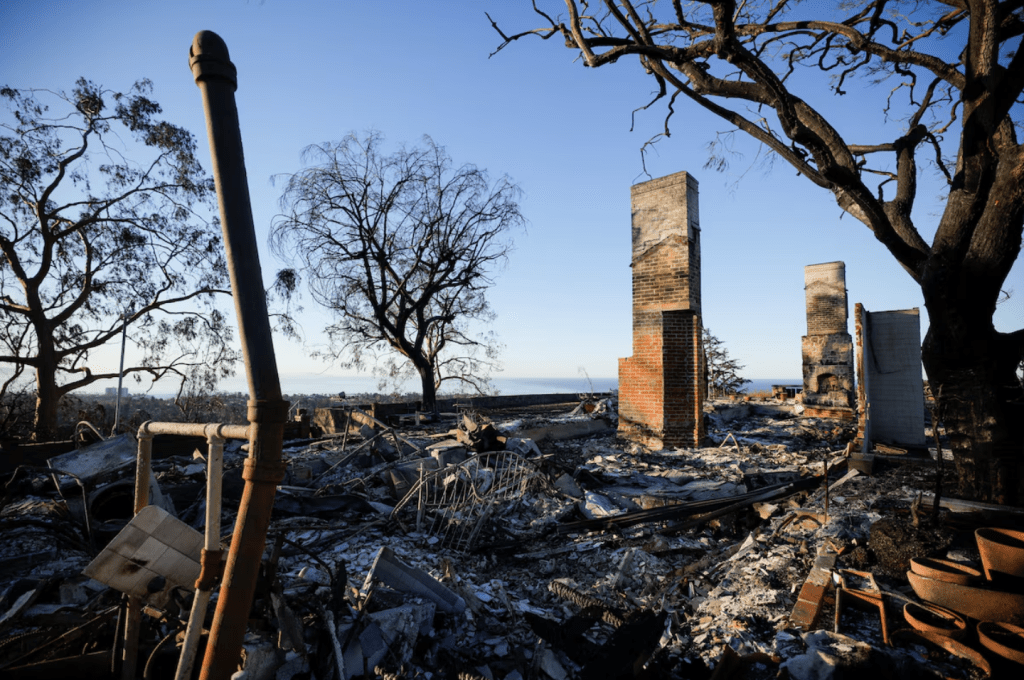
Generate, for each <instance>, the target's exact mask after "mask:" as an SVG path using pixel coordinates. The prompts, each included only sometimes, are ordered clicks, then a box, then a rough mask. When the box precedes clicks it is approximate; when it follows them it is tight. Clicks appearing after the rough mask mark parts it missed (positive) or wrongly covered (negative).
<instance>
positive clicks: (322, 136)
mask: <svg viewBox="0 0 1024 680" xmlns="http://www.w3.org/2000/svg"><path fill="white" fill-rule="evenodd" d="M540 4H541V5H542V6H543V5H545V4H547V5H548V6H549V8H550V9H551V11H552V12H553V13H559V12H562V13H564V5H562V4H561V3H560V2H550V1H549V2H547V3H545V2H541V3H540ZM485 11H487V12H490V14H491V16H492V17H494V18H495V19H496V20H497V21H498V22H499V23H500V24H501V25H502V27H503V29H504V30H505V31H506V32H518V31H520V30H523V29H526V28H532V27H535V26H537V25H539V22H538V21H537V20H536V19H537V17H535V15H533V13H532V10H531V9H530V3H529V2H527V1H525V0H524V1H516V2H513V1H512V0H500V1H499V0H493V1H480V0H478V1H472V0H463V1H457V0H445V1H437V2H424V1H423V0H418V1H406V0H389V1H388V2H384V1H381V0H361V1H357V0H337V1H335V2H309V1H303V0H265V1H264V2H256V1H249V2H246V1H245V0H221V1H218V2H195V1H185V0H177V1H175V2H160V3H158V2H138V1H136V2H127V1H113V0H111V1H107V2H97V1H90V0H74V1H66V2H55V1H42V0H4V2H2V3H0V50H2V53H3V59H2V61H0V84H6V85H9V86H12V87H17V88H25V87H36V88H49V89H54V90H57V89H65V90H70V88H71V87H72V86H73V84H74V81H75V79H76V78H78V77H79V76H85V77H87V78H89V79H90V80H93V81H94V82H97V83H100V84H103V85H104V86H105V87H107V88H110V89H127V88H128V87H130V85H131V84H132V83H133V82H134V81H135V80H137V79H140V78H149V79H151V80H152V81H153V83H154V91H153V98H154V99H156V100H157V101H158V102H160V104H161V105H162V106H163V109H164V116H165V117H166V118H167V119H168V120H170V121H172V122H175V123H177V124H179V125H183V126H185V127H187V128H188V129H190V130H192V132H193V133H194V134H195V135H196V136H197V138H198V140H199V143H200V145H201V146H202V148H203V149H204V152H203V157H204V158H208V155H206V152H205V149H206V144H207V140H206V135H205V125H204V121H203V112H202V105H201V101H200V97H199V91H198V89H197V88H196V86H195V84H194V81H193V79H192V75H191V72H190V71H189V68H188V59H187V57H188V49H189V46H190V44H191V42H192V37H193V35H194V34H195V33H196V32H197V31H199V30H203V29H208V30H213V31H216V32H217V33H218V34H220V36H221V37H222V38H224V40H225V42H226V43H227V45H228V48H229V50H230V52H231V59H232V61H233V62H234V64H235V65H236V67H237V68H238V74H239V75H238V79H239V88H238V92H237V93H236V97H237V102H238V108H239V115H240V119H241V125H242V138H243V143H244V145H245V153H246V165H247V169H248V177H249V185H250V193H251V197H252V208H253V217H254V221H255V224H256V229H257V236H258V238H259V241H260V248H261V259H262V266H263V272H264V276H265V277H267V278H268V279H269V277H270V275H271V274H272V273H273V271H275V270H276V269H278V268H280V267H281V266H282V264H283V263H281V262H279V261H277V260H276V259H275V258H274V256H273V255H272V254H271V253H270V252H269V249H268V247H267V233H268V228H269V225H270V223H271V220H272V219H273V217H274V215H275V214H277V212H278V211H279V208H278V198H279V194H280V186H281V183H278V186H277V187H275V186H274V185H273V184H272V182H271V178H272V176H274V175H276V174H280V173H290V172H295V171H296V170H298V169H299V168H300V167H301V160H300V152H301V150H302V148H303V147H305V146H306V145H308V144H312V143H318V142H324V141H333V140H339V139H341V138H342V137H343V136H344V135H345V134H346V133H348V132H350V131H357V132H361V131H365V130H367V129H370V128H373V129H377V130H380V131H381V132H383V133H384V134H385V135H386V136H387V138H388V140H389V142H392V143H394V144H398V143H400V142H409V143H415V142H416V141H417V140H418V139H419V138H420V137H421V136H422V135H424V134H429V135H430V136H431V137H432V138H433V139H434V140H435V141H437V142H438V143H439V144H441V145H443V146H445V147H446V148H447V149H448V151H449V153H450V155H451V156H452V158H453V159H454V161H455V162H456V163H457V164H460V163H464V162H471V163H475V164H476V165H478V166H480V167H483V168H486V169H487V170H488V171H489V172H490V173H491V174H492V175H495V176H496V175H500V174H503V173H507V174H508V175H510V176H511V177H512V178H513V179H514V180H516V181H517V182H519V183H520V185H521V186H522V188H523V190H524V192H525V196H524V199H523V201H522V203H521V207H522V210H523V213H524V215H525V216H526V217H527V219H528V220H529V224H528V227H527V231H526V233H524V234H520V235H519V236H518V238H517V247H516V250H515V252H514V253H513V255H512V257H511V259H510V261H509V264H508V266H507V268H506V269H505V270H504V271H502V272H500V273H499V275H498V276H497V278H496V285H495V286H494V288H493V289H492V290H491V293H490V300H491V303H492V306H493V308H494V310H495V311H496V312H497V314H498V319H497V321H496V323H495V326H494V328H495V330H496V331H497V333H498V334H499V336H500V337H501V339H502V341H503V342H504V343H505V345H506V350H505V353H504V362H505V371H504V373H503V374H502V375H503V376H507V377H573V376H577V375H578V372H579V369H580V367H583V368H585V370H586V371H587V372H588V373H589V374H590V375H591V376H592V377H614V376H615V375H616V373H617V359H618V357H624V356H629V355H630V354H631V353H632V348H631V338H632V331H631V311H630V297H631V293H630V269H629V260H630V204H629V188H630V185H631V184H632V183H634V182H638V181H643V180H645V179H649V177H647V176H646V175H644V172H643V167H642V165H641V157H640V147H641V146H642V145H643V143H644V142H645V141H646V140H647V139H648V138H650V137H651V136H652V135H654V134H656V133H657V132H659V131H660V130H661V129H662V127H663V121H664V113H665V109H664V107H663V106H660V105H655V106H654V107H652V108H651V109H650V110H648V111H646V112H640V113H637V114H636V126H635V128H634V130H633V131H630V126H631V118H632V112H633V110H634V109H635V108H637V107H639V106H642V105H643V104H646V103H647V101H648V100H649V99H650V97H651V95H652V91H653V89H654V87H655V84H654V82H653V81H652V80H651V79H650V78H649V77H647V76H645V75H644V73H643V72H642V70H641V68H640V66H639V64H638V63H636V62H635V61H632V60H631V61H629V62H627V61H625V60H624V61H623V62H622V63H619V64H615V65H612V66H607V67H603V68H600V69H595V70H591V69H586V68H584V67H583V66H582V64H581V63H580V62H579V61H576V54H575V53H574V52H572V51H570V50H568V49H566V48H565V47H564V46H563V45H562V43H561V41H560V39H559V38H558V37H555V38H552V39H551V40H549V41H546V42H544V41H541V40H539V39H537V40H524V41H520V42H519V43H517V44H513V45H511V46H510V47H508V48H506V49H505V50H503V51H502V52H501V53H499V54H498V55H496V56H494V57H493V58H488V55H489V54H490V53H491V52H493V51H494V49H495V48H496V47H497V46H498V45H499V43H500V38H499V37H498V35H497V34H496V33H495V32H494V30H493V29H492V28H491V26H490V22H489V21H488V19H487V17H486V16H485V15H484V12H485ZM807 81H808V82H810V77H807ZM801 82H802V81H801ZM818 82H819V83H820V82H822V81H821V80H820V79H819V80H818ZM848 89H849V90H850V91H851V93H850V94H849V95H847V96H846V97H845V98H842V99H841V100H838V101H834V102H832V101H830V99H835V98H833V97H832V96H831V95H829V94H828V93H827V92H826V91H824V90H822V89H820V88H819V89H817V90H809V91H806V93H805V95H804V96H805V98H807V99H808V100H809V101H810V102H811V103H812V104H814V105H821V106H824V107H826V110H828V111H830V112H834V113H835V115H836V119H835V121H834V122H836V123H837V124H838V125H837V126H838V127H839V129H840V131H841V132H843V133H844V134H847V135H848V141H849V142H851V143H859V144H868V143H878V142H881V141H885V140H886V139H891V138H892V136H893V135H892V134H890V133H889V132H888V130H889V129H890V128H891V127H892V126H893V125H896V123H893V122H888V123H887V122H886V121H885V119H884V117H883V115H882V113H881V106H880V105H879V102H881V101H884V98H885V96H886V95H887V94H888V90H889V88H888V87H885V86H883V87H880V88H875V89H869V90H862V89H860V88H859V87H849V88H848ZM676 108H677V113H676V115H675V117H674V119H673V123H672V131H673V134H672V137H671V138H670V139H664V140H662V141H661V142H660V143H658V144H657V146H656V151H655V152H654V153H652V154H649V155H648V158H647V170H648V171H649V172H650V174H651V176H653V177H659V176H662V175H667V174H671V173H674V172H678V171H680V170H686V171H688V172H690V173H691V174H693V175H694V176H695V177H696V178H697V179H698V180H699V182H700V213H701V227H702V260H703V267H702V285H703V310H704V324H705V326H707V327H709V328H710V329H711V330H712V332H713V333H714V334H715V335H717V336H718V337H719V338H720V339H722V340H723V341H724V342H725V343H726V346H727V347H728V349H729V350H730V352H731V354H732V356H734V357H735V358H737V359H738V360H739V361H740V362H741V363H743V364H745V365H746V367H747V368H746V371H745V375H746V376H747V377H750V378H794V377H798V376H799V375H800V337H801V335H803V334H804V333H805V332H806V323H805V315H804V290H803V267H804V265H807V264H814V263H819V262H829V261H833V260H843V261H845V262H846V276H847V288H848V290H849V300H850V307H851V312H852V307H853V303H854V302H862V303H864V305H865V306H866V307H867V308H868V309H869V310H873V311H882V310H889V309H905V308H910V307H921V308H922V310H921V311H922V334H923V332H924V330H925V329H926V327H927V314H926V312H925V310H924V309H923V301H922V298H921V294H920V292H919V289H918V288H917V286H916V285H915V284H914V282H913V281H912V280H911V279H910V277H909V276H908V275H907V274H906V273H905V272H903V271H902V269H900V267H899V266H898V265H897V264H896V262H895V260H894V259H893V258H892V257H891V256H890V255H889V254H888V252H887V251H886V250H885V249H884V248H883V247H882V245H881V244H879V243H878V242H877V241H875V239H874V237H873V236H872V235H871V234H870V232H869V231H868V230H867V228H866V227H864V226H863V225H862V224H861V223H859V222H857V221H856V220H854V219H853V218H852V217H850V216H848V215H846V216H845V217H844V216H843V215H842V213H841V211H840V209H839V208H838V207H837V206H836V204H835V202H834V199H833V197H832V195H831V194H830V193H828V192H826V191H824V190H822V189H819V188H817V187H815V186H814V185H812V184H811V183H810V182H808V181H806V180H803V179H801V178H800V177H797V176H796V175H795V172H794V171H793V170H792V169H791V168H790V166H788V165H785V164H783V163H781V162H779V163H776V164H775V167H774V168H773V169H770V170H765V169H764V168H763V167H762V166H761V164H760V163H759V161H758V154H757V147H756V146H755V145H753V144H752V143H750V142H748V141H747V140H746V139H745V138H742V137H741V136H739V135H737V137H736V138H735V140H734V148H735V150H736V151H737V154H738V155H737V156H734V157H733V158H732V161H731V164H730V166H729V168H728V170H727V171H726V172H724V173H719V172H715V171H712V170H706V169H704V164H705V162H706V160H707V157H708V153H707V144H708V142H710V141H711V140H712V139H713V138H714V137H715V133H716V131H719V130H725V129H726V128H727V126H726V125H725V124H724V123H722V122H721V121H720V120H718V119H717V118H714V117H713V116H711V114H708V113H705V112H704V111H703V110H700V109H698V108H697V107H696V106H694V105H690V104H688V103H687V102H683V101H682V100H680V101H679V102H678V104H677V107H676ZM206 166H207V167H209V163H208V161H207V163H206ZM939 191H940V188H939V186H938V185H937V184H934V183H932V184H928V183H926V184H925V185H924V186H923V187H922V189H921V191H920V196H921V198H920V199H919V203H920V205H919V208H918V210H917V212H916V214H915V219H916V221H917V224H918V228H919V229H920V230H921V232H922V235H923V236H924V238H925V239H926V240H928V241H930V240H931V236H932V234H933V233H934V229H935V224H936V223H937V220H938V216H939V214H940V212H939V211H940V210H941V202H938V201H936V200H931V201H930V200H929V198H930V197H936V196H938V194H939ZM1022 284H1024V268H1022V265H1021V263H1020V262H1019V261H1018V263H1017V265H1016V266H1015V268H1014V269H1013V271H1012V272H1011V274H1010V278H1009V280H1008V281H1007V284H1006V286H1007V287H1008V288H1011V289H1014V292H1015V295H1014V297H1013V298H1012V299H1011V300H1010V301H1009V302H1007V303H1006V304H1004V305H1001V306H1000V308H999V310H998V312H997V317H996V326H997V328H999V329H1000V330H1004V331H1005V330H1012V329H1014V328H1016V327H1018V326H1019V325H1020V323H1021V320H1022V319H1024V285H1022ZM303 304H305V306H306V309H307V313H306V314H305V316H304V317H303V318H302V319H301V321H302V323H303V326H304V329H305V332H306V335H307V342H308V343H316V342H319V341H320V340H321V338H320V336H319V334H318V330H319V328H321V327H322V326H323V325H324V323H325V322H326V320H327V314H326V312H324V311H322V310H318V309H314V303H313V302H312V301H311V299H310V298H309V297H308V295H307V296H306V297H305V299H304V300H303ZM851 330H852V324H851ZM306 350H308V347H303V346H302V345H299V344H296V343H292V342H289V341H287V340H285V339H283V338H282V339H279V340H278V341H277V354H278V363H279V366H280V370H281V372H282V374H283V376H284V380H285V390H286V391H288V385H287V380H288V376H290V375H298V374H302V373H308V372H321V371H325V370H326V371H327V372H326V374H325V375H342V374H344V373H345V372H343V371H341V370H339V369H325V367H324V366H323V365H320V364H315V363H312V362H311V361H310V360H309V359H307V358H306V354H307V351H306ZM115 355H116V351H114V350H113V349H112V350H110V351H106V352H102V353H99V354H97V356H96V357H95V359H96V361H97V362H98V363H103V362H107V361H116V356H115ZM325 391H327V390H325Z"/></svg>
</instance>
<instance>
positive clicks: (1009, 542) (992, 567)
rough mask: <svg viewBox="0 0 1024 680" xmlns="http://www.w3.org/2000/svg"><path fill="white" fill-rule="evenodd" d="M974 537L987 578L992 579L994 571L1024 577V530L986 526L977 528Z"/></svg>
mask: <svg viewBox="0 0 1024 680" xmlns="http://www.w3.org/2000/svg"><path fill="white" fill-rule="evenodd" d="M974 537H975V538H976V539H977V541H978V551H979V552H981V566H982V567H983V568H984V570H985V578H987V579H988V580H990V581H991V580H992V579H993V574H992V572H999V573H1001V574H1009V575H1010V576H1018V577H1024V531H1015V530H1013V529H998V528H995V527H984V528H981V529H975V531H974Z"/></svg>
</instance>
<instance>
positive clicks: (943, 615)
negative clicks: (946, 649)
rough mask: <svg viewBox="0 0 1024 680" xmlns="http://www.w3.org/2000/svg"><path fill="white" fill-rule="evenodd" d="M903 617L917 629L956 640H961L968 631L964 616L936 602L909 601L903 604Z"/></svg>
mask: <svg viewBox="0 0 1024 680" xmlns="http://www.w3.org/2000/svg"><path fill="white" fill-rule="evenodd" d="M903 618H905V619H906V620H907V623H909V624H910V625H911V626H913V627H914V628H916V629H917V630H920V631H924V632H928V633H935V634H936V635H945V636H946V637H951V638H953V639H954V640H959V639H960V638H962V637H963V636H964V634H965V633H966V632H967V621H965V620H964V618H963V617H962V616H960V615H959V614H957V613H956V612H951V611H949V610H948V609H943V608H942V607H939V606H937V605H934V604H920V603H918V602H907V603H906V604H905V605H903Z"/></svg>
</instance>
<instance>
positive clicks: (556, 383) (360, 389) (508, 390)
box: [154, 375, 802, 396]
mask: <svg viewBox="0 0 1024 680" xmlns="http://www.w3.org/2000/svg"><path fill="white" fill-rule="evenodd" d="M492 382H493V383H494V386H495V387H496V388H497V389H498V393H499V394H556V393H558V394H561V393H566V394H583V393H589V392H598V393H599V392H608V391H610V390H617V389H618V388H619V379H618V378H590V379H589V380H587V379H586V378H583V377H580V376H574V377H571V378H502V377H499V378H495V379H494V380H493V381H492ZM801 383H802V380H801V379H800V378H795V379H791V378H755V379H752V380H751V381H750V382H749V383H748V384H747V385H745V386H744V387H745V390H744V391H746V392H760V391H768V390H771V386H772V385H800V384H801ZM218 389H219V390H220V391H222V392H245V391H246V386H245V379H244V378H240V377H235V378H230V379H228V380H224V381H222V382H221V384H220V385H219V388H218ZM281 389H282V391H284V393H285V394H337V393H338V392H345V393H347V394H373V393H376V392H377V391H378V389H377V379H376V378H374V377H372V376H353V377H338V376H311V375H298V376H296V375H282V376H281ZM418 391H419V384H418V383H416V382H412V381H410V382H408V383H406V384H405V385H404V386H403V387H402V392H418ZM442 391H443V390H442ZM154 396H158V395H154Z"/></svg>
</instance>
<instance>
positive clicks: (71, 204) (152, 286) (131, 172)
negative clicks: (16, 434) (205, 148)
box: [0, 79, 237, 438]
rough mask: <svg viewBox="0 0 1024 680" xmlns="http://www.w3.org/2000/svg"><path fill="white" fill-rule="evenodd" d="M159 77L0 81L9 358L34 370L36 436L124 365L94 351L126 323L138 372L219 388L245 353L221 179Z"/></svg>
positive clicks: (3, 322) (0, 308)
mask: <svg viewBox="0 0 1024 680" xmlns="http://www.w3.org/2000/svg"><path fill="white" fill-rule="evenodd" d="M151 89H152V85H151V83H150V82H149V81H146V80H142V81H139V82H137V83H136V84H135V85H134V86H133V87H132V88H131V89H129V90H128V91H126V92H116V91H112V90H107V89H104V88H102V87H101V86H99V85H96V84H94V83H92V82H90V81H88V80H85V79H79V80H78V81H77V83H76V84H75V86H74V88H73V89H72V90H71V91H70V92H63V91H49V90H18V89H14V88H11V87H2V88H0V100H2V101H3V103H4V104H5V111H4V112H3V114H2V116H3V117H2V118H0V364H2V365H6V370H5V372H6V373H7V374H8V375H10V376H14V375H21V374H22V373H23V372H25V371H29V372H34V374H35V386H36V411H35V436H36V437H37V438H45V437H48V436H51V435H52V434H53V433H54V432H55V429H56V426H57V405H58V402H59V400H60V398H61V397H62V396H63V395H65V394H67V393H68V392H71V391H72V390H76V389H80V388H83V387H86V386H88V385H90V384H92V383H94V382H96V381H97V380H103V379H108V378H116V377H117V376H118V369H117V368H116V366H115V365H113V364H112V365H111V366H110V367H109V368H107V367H100V366H96V365H91V364H90V357H91V356H93V355H94V353H95V351H96V350H98V349H99V348H101V347H103V346H104V345H107V344H108V343H110V344H111V345H112V346H116V345H117V344H118V343H119V342H120V340H121V334H122V331H124V330H125V329H127V333H128V337H129V338H130V339H131V340H132V341H133V342H134V343H135V344H136V345H137V346H138V347H140V348H141V350H142V358H141V359H140V360H139V361H138V363H137V364H136V365H129V366H127V367H125V369H124V373H125V374H127V375H134V376H135V377H136V379H139V380H141V378H142V376H144V375H145V376H147V377H149V378H151V379H152V380H153V381H155V380H158V379H160V378H165V377H170V378H178V379H181V380H183V381H184V380H185V379H190V380H192V381H193V382H194V381H196V380H198V381H200V382H202V383H203V384H205V385H206V386H207V387H212V384H213V383H215V382H216V380H217V378H218V377H220V376H223V375H226V374H230V373H231V372H232V370H233V368H232V366H233V363H234V361H235V360H236V359H237V356H236V351H235V350H233V349H232V347H231V335H232V333H231V328H230V327H229V326H228V325H227V321H226V318H225V316H224V315H223V314H222V313H221V312H220V311H219V310H218V308H217V306H216V303H215V296H216V294H218V293H228V292H229V291H228V290H227V288H228V283H227V270H226V267H225V261H224V252H223V247H222V245H221V240H220V230H219V227H218V226H217V223H216V220H215V219H212V220H211V219H208V218H207V217H206V216H207V215H208V214H209V209H210V207H211V205H212V203H213V201H214V188H213V182H212V180H211V178H209V177H208V176H207V175H206V174H205V173H204V172H203V169H202V167H201V166H200V164H199V161H198V159H197V157H196V142H195V139H194V137H193V136H192V134H191V133H190V132H188V131H187V130H185V129H184V128H181V127H179V126H177V125H174V124H172V123H169V122H166V121H164V120H161V119H159V118H158V116H159V114H160V113H161V109H160V106H159V104H158V103H157V102H156V101H154V100H153V99H151V98H150V92H151ZM11 385H13V383H12V384H11ZM11 385H7V386H11Z"/></svg>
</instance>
